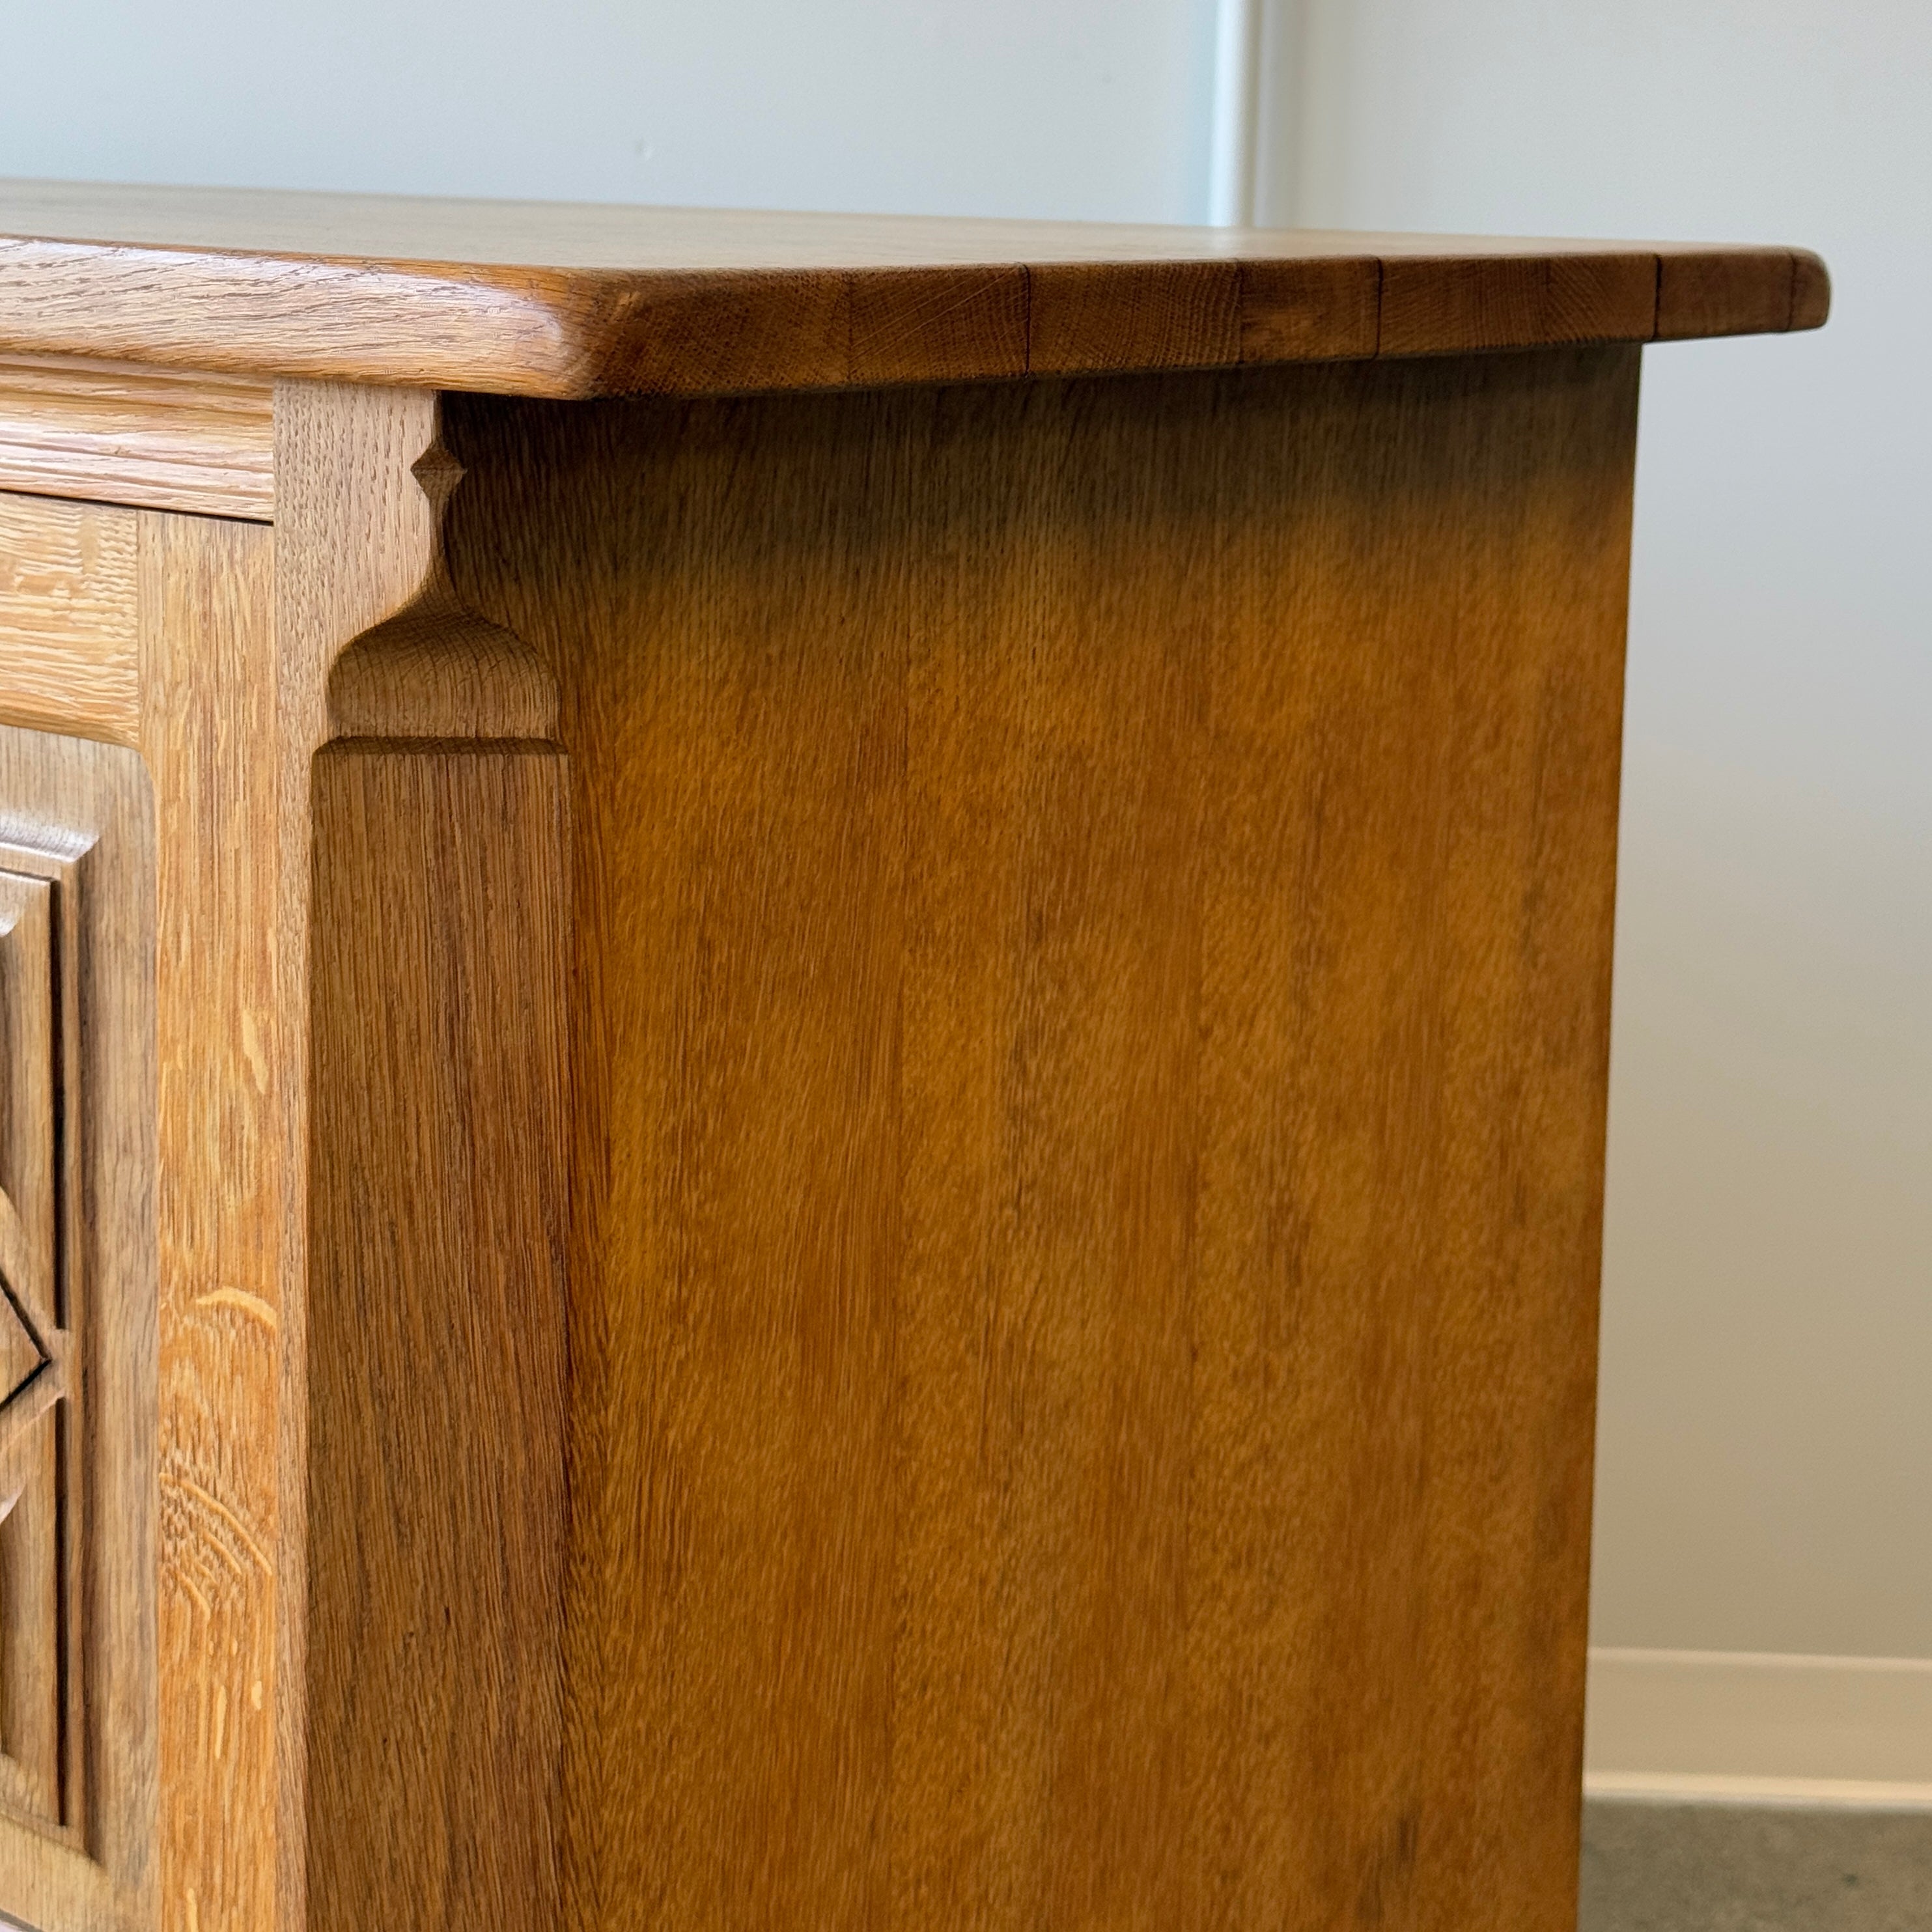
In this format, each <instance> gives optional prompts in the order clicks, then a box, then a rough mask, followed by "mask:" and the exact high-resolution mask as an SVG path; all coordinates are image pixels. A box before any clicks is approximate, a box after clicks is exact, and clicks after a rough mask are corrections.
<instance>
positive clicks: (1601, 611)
mask: <svg viewBox="0 0 1932 1932" xmlns="http://www.w3.org/2000/svg"><path fill="white" fill-rule="evenodd" d="M1827 302H1828V289H1827V283H1826V277H1825V274H1824V272H1823V268H1822V267H1821V266H1820V263H1818V261H1817V258H1816V257H1814V256H1812V255H1811V254H1807V253H1805V252H1803V251H1794V250H1792V249H1786V248H1691V247H1685V246H1680V245H1670V246H1655V245H1637V244H1622V243H1571V242H1494V241H1481V240H1463V239H1443V238H1439V237H1436V238H1430V237H1400V236H1369V235H1344V234H1328V233H1321V234H1316V233H1268V232H1262V231H1252V232H1250V231H1232V232H1231V231H1217V230H1211V229H1180V228H1168V229H1158V228H1133V227H1111V226H1060V225H1055V224H1052V223H995V222H982V221H967V220H898V219H889V218H884V217H832V216H802V215H801V216H791V215H767V214H736V213H720V212H715V211H692V210H677V209H670V210H665V209H656V210H652V209H632V208H609V207H569V206H562V205H558V206H545V205H512V204H490V203H482V202H473V203H472V202H422V201H407V200H402V199H383V198H378V197H368V198H353V197H332V196H319V195H318V196H304V195H272V194H265V193H244V192H225V191H224V192H216V191H212V190H208V191H201V190H194V191H190V190H141V189H105V188H98V187H68V186H61V185H56V184H47V183H37V182H15V183H10V184H0V1038H4V1053H0V1288H4V1294H3V1295H0V1384H4V1386H0V1505H4V1514H0V1924H20V1925H23V1926H26V1927H31V1928H33V1932H368V1928H375V1927H380V1928H384V1932H445V1929H446V1928H452V1929H453V1932H553V1928H556V1927H568V1928H571V1932H1126V1929H1127V1928H1138V1929H1139V1932H1331V1929H1332V1928H1340V1927H1345V1926H1361V1927H1373V1926H1379V1925H1388V1926H1401V1927H1406V1928H1409V1932H1494V1928H1499V1927H1508V1928H1509V1932H1561V1928H1564V1927H1568V1925H1569V1924H1571V1917H1572V1914H1573V1912H1574V1897H1575V1888H1576V1873H1577V1831H1578V1823H1577V1814H1578V1793H1579V1781H1580V1763H1581V1754H1582V1728H1583V1673H1584V1656H1585V1639H1586V1584H1587V1578H1588V1568H1589V1517H1590V1507H1589V1505H1590V1482H1591V1451H1592V1418H1593V1403H1594V1379H1595V1323H1596V1313H1595V1309H1596V1294H1597V1280H1598V1248H1599V1238H1600V1221H1601V1181H1602V1163H1603V1148H1604V1089H1605V1077H1606V1065H1607V1040H1608V1026H1609V1016H1610V952H1611V944H1610V942H1611V927H1612V911H1613V886H1614V867H1615V844H1616V817H1617V773H1618V754H1619V730H1620V716H1621V700H1622V670H1623V665H1622V660H1623V648H1624V631H1625V601H1626V587H1627V580H1628V561H1629V545H1630V535H1631V478H1632V466H1633V457H1634V447H1635V434H1636V426H1637V377H1638V363H1639V359H1640V353H1641V346H1642V345H1643V344H1646V343H1651V342H1660V341H1665V340H1667V339H1669V338H1685V337H1696V336H1712V335H1729V334H1743V333H1751V332H1778V331H1784V330H1788V329H1808V328H1811V327H1815V326H1817V325H1818V324H1819V323H1821V322H1823V320H1824V318H1825V314H1826V306H1827Z"/></svg>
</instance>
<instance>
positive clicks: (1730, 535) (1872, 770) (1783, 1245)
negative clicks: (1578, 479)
mask: <svg viewBox="0 0 1932 1932" xmlns="http://www.w3.org/2000/svg"><path fill="white" fill-rule="evenodd" d="M1310 5H1311V9H1312V10H1311V13H1310V18H1309V21H1308V25H1309V27H1310V35H1309V58H1308V64H1307V68H1306V70H1305V72H1304V82H1305V83H1306V86H1307V93H1306V95H1305V96H1304V99H1305V101H1306V103H1307V107H1308V110H1309V111H1308V113H1307V115H1306V116H1305V118H1304V122H1303V128H1302V134H1303V145H1302V147H1301V154H1300V159H1301V184H1300V195H1301V211H1302V213H1303V215H1304V218H1306V219H1312V220H1316V221H1320V222H1324V223H1330V222H1332V223H1337V224H1339V225H1358V226H1388V227H1396V228H1405V227H1414V228H1424V229H1449V230H1461V231H1463V232H1469V231H1481V230H1484V229H1490V230H1502V231H1513V232H1516V233H1531V234H1539V233H1541V234H1548V233H1580V234H1586V235H1587V234H1598V235H1626V236H1660V237H1682V238H1693V237H1702V238H1705V239H1721V240H1759V239H1762V240H1769V241H1796V242H1805V243H1808V244H1811V245H1814V246H1816V247H1817V248H1819V249H1820V250H1821V251H1823V253H1824V254H1825V255H1826V257H1827V259H1828V260H1829V262H1830V263H1831V266H1832V270H1833V272H1834V275H1835V280H1836V284H1837V297H1836V305H1835V315H1834V317H1833V320H1832V323H1831V324H1830V326H1829V328H1828V329H1826V331H1825V332H1823V334H1822V335H1814V336H1807V337H1800V338H1793V339H1790V340H1786V341H1778V340H1776V339H1769V340H1762V341H1741V342H1716V343H1711V344H1681V345H1678V346H1676V347H1660V348H1658V349H1655V350H1651V351H1650V352H1649V353H1648V354H1647V356H1646V367H1645V375H1644V392H1645V393H1644V404H1643V411H1644V413H1643V436H1642V455H1641V458H1640V466H1639V481H1638V507H1637V560H1636V573H1635V582H1634V603H1633V610H1632V616H1631V672H1630V695H1629V709H1628V759H1627V766H1626V773H1625V806H1624V851H1623V867H1622V889H1621V896H1620V901H1619V958H1618V973H1619V980H1618V986H1617V1001H1618V1004H1617V1008H1616V1021H1615V1052H1614V1066H1613V1081H1612V1095H1611V1149H1610V1202H1609V1209H1608V1217H1609V1228H1608V1236H1607V1251H1606V1274H1605V1290H1604V1293H1605V1300H1604V1379H1603V1390H1602V1406H1601V1428H1600V1433H1599V1457H1600V1466H1599V1475H1598V1541H1597V1577H1596V1591H1595V1636H1596V1640H1597V1641H1598V1642H1599V1643H1610V1644H1619V1645H1634V1646H1663V1647H1671V1648H1680V1647H1681V1648H1686V1649H1706V1648H1708V1649H1736V1650H1781V1651H1798V1652H1837V1653H1843V1654H1848V1655H1905V1656H1928V1655H1932V570H1928V559H1932V356H1928V354H1927V350H1926V347H1925V344H1926V338H1927V329H1928V324H1932V6H1927V5H1926V4H1924V0H1614V4H1607V0H1310Z"/></svg>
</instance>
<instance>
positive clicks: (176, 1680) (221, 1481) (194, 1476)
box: [137, 511, 308, 1932]
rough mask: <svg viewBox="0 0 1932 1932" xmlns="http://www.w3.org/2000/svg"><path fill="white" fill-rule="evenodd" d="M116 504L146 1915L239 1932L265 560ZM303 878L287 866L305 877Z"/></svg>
mask: <svg viewBox="0 0 1932 1932" xmlns="http://www.w3.org/2000/svg"><path fill="white" fill-rule="evenodd" d="M137 514H138V515H139V517H140V538H141V541H140V564H141V574H142V599H141V604H142V612H141V614H142V695H143V713H144V721H143V730H142V742H143V745H144V748H145V756H146V759H147V763H148V769H149V771H150V772H151V774H152V776H153V781H154V796H155V814H156V821H157V829H156V858H155V870H154V894H155V904H156V908H157V913H156V916H157V957H156V966H155V974H156V995H157V1021H156V1029H157V1031H156V1037H157V1053H158V1061H159V1094H158V1100H157V1106H158V1118H159V1123H160V1166H161V1172H163V1175H166V1177H167V1183H166V1185H165V1186H164V1187H163V1188H162V1189H161V1190H160V1196H159V1201H158V1216H159V1223H160V1424H159V1428H160V1551H159V1561H160V1604H159V1623H160V1669H161V1679H162V1683H163V1687H164V1694H163V1697H162V1700H161V1716H160V1793H161V1796H160V1827H159V1830H160V1845H159V1851H158V1859H159V1864H160V1882H161V1893H162V1897H161V1918H160V1923H161V1926H162V1927H163V1932H260V1928H262V1927H266V1926H272V1925H276V1924H283V1923H289V1924H293V1923H296V1922H299V1921H296V1920H293V1919H287V1918H278V1910H279V1909H280V1905H281V1898H282V1895H283V1888H282V1880H283V1876H284V1874H283V1872H282V1870H281V1864H280V1862H279V1861H280V1858H281V1856H282V1855H283V1852H284V1840H285V1836H286V1835H285V1833H284V1832H283V1831H282V1830H281V1829H279V1828H278V1794H279V1791H280V1786H281V1779H282V1778H283V1777H284V1772H285V1768H286V1766H287V1761H288V1760H287V1746H286V1743H285V1742H284V1738H285V1731H286V1727H287V1724H288V1722H289V1721H290V1716H291V1712H290V1709H289V1708H288V1705H287V1697H288V1694H289V1692H288V1686H287V1683H286V1682H285V1679H284V1672H283V1670H281V1667H280V1657H279V1652H280V1651H281V1647H282V1645H283V1642H284V1636H285V1631H284V1623H285V1620H286V1619H287V1616H288V1613H289V1607H288V1605H287V1601H286V1598H287V1592H286V1589H285V1584H284V1571H286V1570H287V1568H289V1567H290V1566H289V1562H288V1559H287V1556H286V1554H285V1550H284V1537H285V1535H287V1533H288V1532H289V1531H290V1529H291V1527H293V1530H294V1532H296V1534H297V1535H298V1536H299V1529H300V1521H301V1517H300V1510H299V1502H298V1506H297V1507H296V1508H294V1509H293V1511H292V1510H291V1508H290V1499H289V1496H288V1494H287V1485H286V1484H285V1482H284V1477H283V1456H284V1450H283V1442H282V1432H283V1428H284V1415H285V1409H286V1400H285V1394H284V1374H285V1372H286V1371H287V1367H288V1365H289V1351H290V1339H291V1331H293V1332H294V1334H296V1336H297V1337H299V1320H300V1316H301V1312H302V1311H301V1309H300V1307H299V1303H297V1304H295V1305H292V1295H291V1290H290V1277H289V1259H288V1252H287V1247H286V1245H285V1244H287V1242H288V1241H289V1240H290V1221H291V1219H292V1217H293V1218H294V1219H295V1221H296V1226H297V1227H298V1228H299V1225H300V1223H299V1212H300V1206H299V1203H300V1190H299V1174H300V1169H296V1170H294V1172H293V1173H292V1172H291V1169H290V1143H291V1136H292V1133H293V1126H292V1123H291V1119H290V1112H291V1110H292V1109H293V1108H295V1107H296V1106H298V1105H299V1100H300V1096H301V1091H302V1090H301V1070H302V1049H301V1035H300V1034H293V1036H292V1035H291V1032H290V1026H289V1022H288V1019H287V1013H288V1011H289V1007H290V1001H291V999H292V998H293V996H295V995H299V989H300V986H301V980H300V977H299V975H300V971H301V961H300V956H299V954H297V955H296V956H294V957H293V958H291V957H290V955H289V951H288V949H287V948H286V947H285V946H284V944H283V943H282V941H281V929H282V925H283V916H284V903H283V901H284V854H283V850H282V845H281V833H282V827H283V802H282V796H281V794H282V786H283V778H284V765H285V757H284V752H283V749H282V744H283V739H282V735H281V718H280V716H279V709H280V707H279V702H278V700H279V697H280V691H279V682H280V680H279V679H278V674H277V667H276V660H275V603H274V556H273V552H272V537H271V535H270V532H269V531H268V530H267V529H265V528H264V527H263V526H261V525H260V524H257V523H239V522H224V521H220V520H215V519H214V518H211V517H180V516H172V515H167V514H163V513H161V512H159V511H139V512H138V513H137ZM307 762H308V761H307V759H306V757H304V758H303V759H302V767H303V769H304V770H306V767H307ZM306 842H307V841H306V840H304V841H303V846H304V848H305V847H306ZM305 856H306V854H305ZM306 880H307V868H306V865H305V866H304V871H303V881H304V894H305V895H306ZM291 976H293V977H291ZM295 1012H296V1014H297V1016H299V1014H300V1008H299V1006H298V1007H296V1008H295ZM295 1145H296V1146H297V1147H299V1145H300V1143H299V1142H296V1143H295ZM292 1190H294V1191H295V1192H296V1196H297V1198H296V1200H295V1201H293V1202H292V1201H291V1199H290V1193H291V1191H292ZM291 1515H293V1519H294V1521H293V1526H291V1525H290V1523H289V1521H288V1518H289V1517H290V1516H291ZM296 1550H297V1555H298V1556H299V1542H298V1543H297V1545H296ZM297 1574H298V1578H299V1570H298V1573H297ZM293 1715H294V1717H295V1718H297V1719H299V1706H296V1708H295V1710H294V1712H293Z"/></svg>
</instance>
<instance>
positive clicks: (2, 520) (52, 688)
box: [0, 493, 141, 746]
mask: <svg viewBox="0 0 1932 1932" xmlns="http://www.w3.org/2000/svg"><path fill="white" fill-rule="evenodd" d="M135 529H136V520H135V516H134V513H133V511H130V510H124V509H116V508H108V507H107V506H104V505H101V504H96V503H63V502H47V501H46V500H44V499H41V498H38V497H31V496H8V495H6V494H5V493H0V723H4V724H23V725H36V726H40V727H57V728H58V729H59V730H64V731H67V732H69V733H76V734H78V735H80V736H86V737H92V738H101V739H106V740H107V741H108V742H110V743H113V744H118V745H130V746H132V745H138V744H139V734H140V710H141V693H140V665H139V615H138V598H139V592H138V589H137V583H136V569H135Z"/></svg>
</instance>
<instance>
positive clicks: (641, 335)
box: [0, 181, 1830, 398]
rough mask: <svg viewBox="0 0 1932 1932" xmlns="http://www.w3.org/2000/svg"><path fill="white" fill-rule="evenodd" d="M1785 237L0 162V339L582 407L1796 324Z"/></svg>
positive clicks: (1803, 268) (1804, 325) (1814, 283)
mask: <svg viewBox="0 0 1932 1932" xmlns="http://www.w3.org/2000/svg"><path fill="white" fill-rule="evenodd" d="M1829 302H1830V284H1829V281H1828V279H1827V277H1826V272H1825V268H1824V265H1823V263H1821V262H1820V260H1819V259H1818V258H1817V256H1815V255H1814V254H1810V253H1809V252H1808V251H1804V250H1801V249H1791V248H1757V247H1745V248H1720V247H1709V248H1706V247H1701V246H1693V245H1685V244H1681V243H1665V244H1658V243H1641V244H1640V243H1634V242H1560V241H1522V240H1495V239H1469V238H1463V237H1451V236H1413V235H1411V236H1392V235H1368V234H1349V233H1324V232H1316V231H1312V230H1287V229H1280V230H1270V229H1211V228H1182V227H1142V226H1125V225H1118V224H1114V223H1070V222H1044V221H992V220H959V219H952V218H928V217H900V216H892V215H841V214H757V213H751V212H745V211H732V210H721V209H711V208H625V207H617V206H609V205H595V204H571V203H562V202H501V201H495V202H493V201H455V200H420V199H407V198H404V197H402V196H376V195H333V194H308V193H275V192H268V191H265V190H251V189H233V188H160V187H109V186H102V185H95V184H75V183H69V182H55V181H6V182H0V350H7V351H12V352H14V353H26V354H29V355H40V356H88V357H92V358H107V359H115V360H119V361H122V362H141V363H157V364H163V365H172V366H174V367H176V368H195V369H200V370H208V371H227V372H232V373H234V374H242V375H248V376H256V377H272V376H298V377H319V378H323V379H326V380H341V381H349V382H363V383H405V384H410V385H416V386H424V387H430V388H440V389H471V390H480V391H484V392H496V393H501V394H505V395H535V396H550V397H561V398H570V397H587V396H598V395H647V394H658V395H706V394H718V393H725V392H732V391H738V390H753V389H837V388H844V387H850V386H867V385H873V384H879V383H906V382H946V381H959V380H986V379H991V378H998V377H1016V376H1025V375H1030V374H1031V375H1045V374H1087V373H1097V372H1100V371H1131V370H1141V369H1160V368H1217V367H1227V366H1230V365H1235V364H1239V363H1260V362H1325V361H1332V360H1338V359H1351V358H1361V357H1367V356H1427V355H1446V354H1456V353H1463V352H1466V351H1469V350H1484V349H1511V348H1534V347H1541V346H1544V345H1546V344H1556V343H1564V342H1584V341H1629V342H1648V341H1658V340H1664V339H1669V338H1684V337H1691V336H1709V335H1752V334H1761V333H1766V332H1777V331H1782V330H1785V329H1812V328H1816V327H1817V326H1818V325H1819V324H1820V323H1822V322H1823V320H1825V317H1826V312H1827V310H1828V308H1829Z"/></svg>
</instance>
